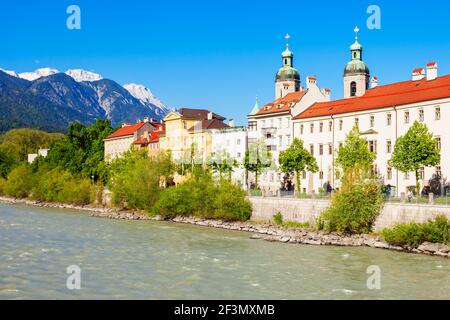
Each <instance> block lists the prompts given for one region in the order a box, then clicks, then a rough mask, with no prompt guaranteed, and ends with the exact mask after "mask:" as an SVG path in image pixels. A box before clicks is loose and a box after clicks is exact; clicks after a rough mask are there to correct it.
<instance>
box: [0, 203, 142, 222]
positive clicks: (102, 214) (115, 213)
mask: <svg viewBox="0 0 450 320" xmlns="http://www.w3.org/2000/svg"><path fill="white" fill-rule="evenodd" d="M0 202H1V203H8V204H23V205H28V206H35V207H41V208H58V209H72V210H82V211H88V212H90V213H91V217H99V218H108V219H120V220H149V217H148V216H147V215H146V214H144V213H140V212H134V211H127V210H118V209H114V208H109V207H101V206H92V205H87V206H77V205H71V204H66V203H58V202H43V201H36V200H28V199H18V198H7V197H0Z"/></svg>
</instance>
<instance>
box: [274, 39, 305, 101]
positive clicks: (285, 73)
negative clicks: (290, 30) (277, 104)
mask: <svg viewBox="0 0 450 320" xmlns="http://www.w3.org/2000/svg"><path fill="white" fill-rule="evenodd" d="M289 38H290V37H289V35H288V34H287V35H286V50H284V52H283V53H282V54H281V58H282V67H281V68H280V69H279V70H278V72H277V75H276V77H275V99H279V98H282V97H284V96H285V95H287V94H288V93H291V92H295V91H299V90H300V74H299V73H298V71H297V70H296V69H294V53H293V52H291V50H289Z"/></svg>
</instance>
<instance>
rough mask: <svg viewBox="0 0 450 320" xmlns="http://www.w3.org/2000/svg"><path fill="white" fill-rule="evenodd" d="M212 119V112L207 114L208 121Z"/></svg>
mask: <svg viewBox="0 0 450 320" xmlns="http://www.w3.org/2000/svg"><path fill="white" fill-rule="evenodd" d="M212 118H213V113H212V112H208V120H212Z"/></svg>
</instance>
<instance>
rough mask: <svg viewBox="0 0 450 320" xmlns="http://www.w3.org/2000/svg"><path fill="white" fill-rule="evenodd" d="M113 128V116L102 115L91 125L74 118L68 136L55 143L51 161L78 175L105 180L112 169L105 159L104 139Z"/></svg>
mask: <svg viewBox="0 0 450 320" xmlns="http://www.w3.org/2000/svg"><path fill="white" fill-rule="evenodd" d="M112 131H113V130H112V128H111V123H110V121H109V120H102V119H98V120H97V121H96V122H95V123H94V124H93V125H91V126H89V127H86V126H84V125H83V124H81V123H79V122H74V123H72V124H71V125H70V126H69V127H68V129H67V134H66V136H65V137H64V139H62V140H60V141H57V142H56V143H54V144H52V145H51V147H50V151H49V153H48V156H47V161H48V162H49V163H50V164H51V165H53V166H55V167H59V168H62V169H64V170H68V171H69V172H70V173H72V174H74V175H81V176H82V177H84V178H89V179H91V178H93V179H94V180H96V181H97V180H101V181H103V182H105V181H106V180H107V178H108V177H107V173H108V172H107V170H106V166H105V163H104V143H103V139H104V138H105V137H106V136H107V135H109V134H110V133H112Z"/></svg>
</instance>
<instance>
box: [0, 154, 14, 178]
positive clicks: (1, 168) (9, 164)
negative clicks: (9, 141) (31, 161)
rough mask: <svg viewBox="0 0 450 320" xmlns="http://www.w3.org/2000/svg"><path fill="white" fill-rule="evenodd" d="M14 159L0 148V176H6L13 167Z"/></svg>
mask: <svg viewBox="0 0 450 320" xmlns="http://www.w3.org/2000/svg"><path fill="white" fill-rule="evenodd" d="M14 165H15V161H14V158H13V157H12V156H10V155H9V154H8V153H7V152H5V151H4V150H1V149H0V178H6V177H7V175H8V173H10V172H11V170H12V169H13V168H14Z"/></svg>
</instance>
